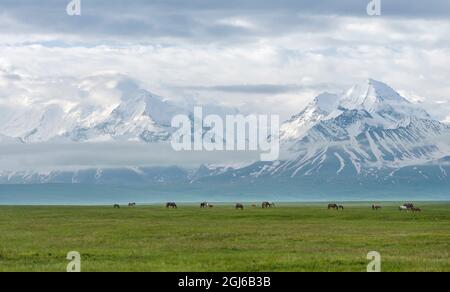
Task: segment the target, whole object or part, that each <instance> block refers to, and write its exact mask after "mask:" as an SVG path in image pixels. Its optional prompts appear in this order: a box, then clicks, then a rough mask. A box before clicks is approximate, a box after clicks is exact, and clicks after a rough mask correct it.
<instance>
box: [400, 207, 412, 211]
mask: <svg viewBox="0 0 450 292" xmlns="http://www.w3.org/2000/svg"><path fill="white" fill-rule="evenodd" d="M398 210H399V211H409V210H411V209H409V208H408V207H406V206H400V207H399V208H398Z"/></svg>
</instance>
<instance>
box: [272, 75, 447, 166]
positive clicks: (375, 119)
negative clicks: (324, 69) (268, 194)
mask: <svg viewBox="0 0 450 292" xmlns="http://www.w3.org/2000/svg"><path fill="white" fill-rule="evenodd" d="M329 96H330V95H329V94H325V95H321V96H319V97H318V98H315V99H314V101H313V102H312V103H310V104H309V105H308V106H307V107H306V108H305V110H303V111H302V112H301V113H300V114H298V115H296V116H294V117H293V118H292V119H291V120H289V121H287V122H286V123H284V124H283V125H282V127H281V129H282V135H281V138H282V139H283V140H282V142H283V145H284V146H285V147H286V149H287V150H288V151H290V152H291V153H296V154H297V155H300V156H299V158H298V159H297V160H296V161H294V162H291V164H292V165H294V167H295V170H294V171H295V173H299V172H300V171H301V172H302V173H304V174H310V173H311V172H312V171H314V172H316V171H319V170H320V169H321V168H324V167H325V166H326V165H327V164H329V163H336V162H337V163H339V165H340V166H339V167H338V168H337V169H336V171H337V173H338V174H339V173H341V172H342V171H343V169H344V168H345V166H349V165H350V167H351V168H353V169H354V170H355V171H356V172H357V173H358V174H359V173H361V172H363V171H364V170H367V169H372V168H385V167H392V168H396V167H401V166H405V165H414V164H416V165H420V164H423V163H426V162H429V161H433V160H435V159H438V158H440V157H443V156H444V155H448V149H450V148H449V146H450V145H448V142H446V141H448V139H447V137H449V136H450V127H449V126H448V125H445V124H442V123H440V122H439V121H434V120H432V119H431V118H430V116H429V115H428V114H427V113H426V111H425V110H423V109H421V108H419V107H417V106H416V105H415V104H413V103H411V102H409V101H408V100H407V99H406V98H404V97H402V96H401V95H400V94H398V93H397V92H396V91H395V90H394V89H392V88H391V87H389V86H388V85H386V84H384V83H382V82H379V81H376V80H373V79H369V80H368V81H367V83H366V84H364V85H355V86H353V87H352V88H350V89H349V90H348V91H346V92H345V93H344V94H343V95H342V96H341V97H339V98H338V99H339V101H338V102H337V103H335V104H336V106H332V104H333V101H334V98H331V102H326V103H325V106H329V107H327V111H325V110H321V109H320V106H318V104H319V103H320V101H321V100H323V101H325V100H327V98H326V97H329ZM325 106H322V108H324V107H325ZM333 107H334V109H333ZM331 109H333V110H331ZM443 145H444V146H443ZM344 161H345V163H344ZM344 164H345V166H344Z"/></svg>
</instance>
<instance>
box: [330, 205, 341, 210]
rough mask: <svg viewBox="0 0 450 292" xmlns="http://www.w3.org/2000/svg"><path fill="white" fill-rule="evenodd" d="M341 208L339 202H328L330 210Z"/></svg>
mask: <svg viewBox="0 0 450 292" xmlns="http://www.w3.org/2000/svg"><path fill="white" fill-rule="evenodd" d="M331 209H334V210H339V206H338V205H337V204H328V210H331Z"/></svg>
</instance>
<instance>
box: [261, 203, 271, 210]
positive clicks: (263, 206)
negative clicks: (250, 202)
mask: <svg viewBox="0 0 450 292" xmlns="http://www.w3.org/2000/svg"><path fill="white" fill-rule="evenodd" d="M262 208H263V209H267V208H272V204H271V203H270V202H263V203H262Z"/></svg>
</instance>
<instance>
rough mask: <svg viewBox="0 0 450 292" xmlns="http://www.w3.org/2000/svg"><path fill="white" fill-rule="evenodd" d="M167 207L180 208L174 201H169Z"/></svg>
mask: <svg viewBox="0 0 450 292" xmlns="http://www.w3.org/2000/svg"><path fill="white" fill-rule="evenodd" d="M166 208H167V209H169V208H172V209H178V206H177V204H175V203H174V202H169V203H167V204H166Z"/></svg>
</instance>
